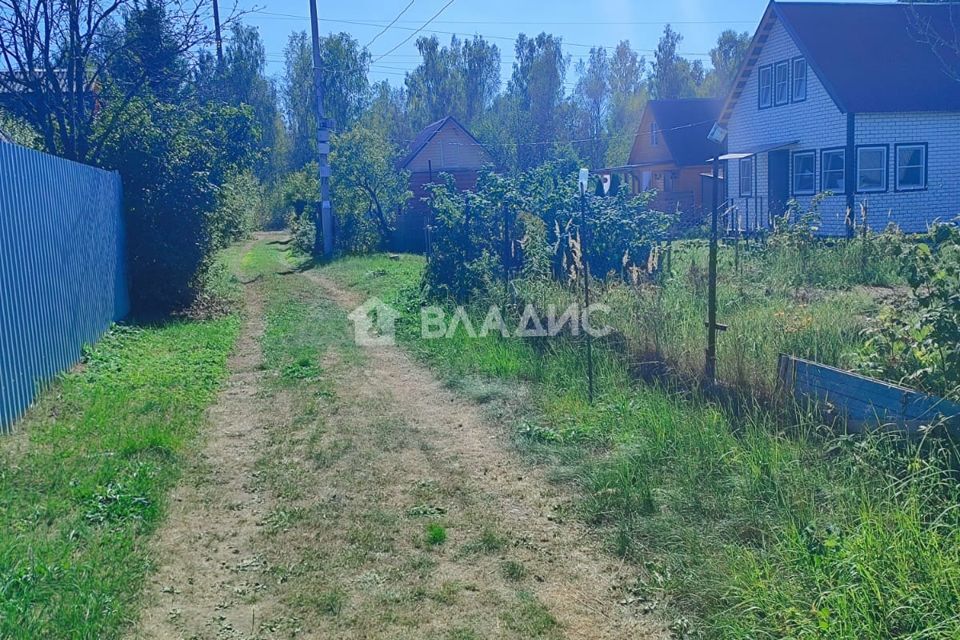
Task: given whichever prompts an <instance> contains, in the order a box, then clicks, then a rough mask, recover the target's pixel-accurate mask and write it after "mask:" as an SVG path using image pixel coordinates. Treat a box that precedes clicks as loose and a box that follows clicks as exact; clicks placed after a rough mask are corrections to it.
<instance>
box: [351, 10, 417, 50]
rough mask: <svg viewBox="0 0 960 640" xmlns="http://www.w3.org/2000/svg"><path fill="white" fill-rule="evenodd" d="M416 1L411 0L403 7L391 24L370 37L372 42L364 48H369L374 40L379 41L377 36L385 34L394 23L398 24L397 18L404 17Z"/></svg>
mask: <svg viewBox="0 0 960 640" xmlns="http://www.w3.org/2000/svg"><path fill="white" fill-rule="evenodd" d="M414 2H416V0H410V3H409V4H408V5H407V6H405V7H404V8H403V11H401V12H400V13H398V14H397V17H396V18H394V19H393V22H391V23H390V24H388V25H387V26H385V27H384V28H383V29H382V30H381V31H380V32H379V33H377V35H375V36H373V37H372V38H371V39H370V42H368V43H367V44H365V45H363V48H364V49H369V48H370V45H372V44H373V43H374V42H376V41H377V38H379V37H380V36H382V35H383V34H385V33H386V32H387V31H389V30H390V27H392V26H393V25H395V24H397V20H399V19H400V18H401V17H403V14H405V13H406V12H407V10H408V9H410V7H412V6H413V3H414Z"/></svg>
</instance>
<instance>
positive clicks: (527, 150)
mask: <svg viewBox="0 0 960 640" xmlns="http://www.w3.org/2000/svg"><path fill="white" fill-rule="evenodd" d="M515 51H516V61H515V62H514V63H513V74H512V76H511V78H510V82H509V83H508V85H507V93H508V94H509V96H510V97H511V98H513V101H512V103H509V104H510V107H511V111H512V115H513V116H514V117H513V121H512V122H508V123H505V125H506V126H510V127H511V129H510V133H511V136H512V138H513V140H514V141H516V142H519V143H520V145H519V146H518V148H517V164H518V166H519V168H521V169H526V168H529V167H534V166H537V165H539V164H543V162H545V161H546V160H547V159H548V158H549V157H550V153H551V148H552V145H551V143H552V142H554V141H556V140H558V139H559V135H560V122H561V120H560V116H561V113H560V106H561V104H562V103H563V97H564V79H565V78H566V75H567V65H568V64H569V60H568V59H567V58H566V57H565V56H564V55H563V48H562V41H561V39H560V38H558V37H556V36H552V35H548V34H546V33H541V34H540V35H538V36H537V37H536V38H528V37H527V36H526V35H524V34H522V33H521V34H520V35H519V36H518V37H517V43H516V46H515ZM531 143H532V144H531Z"/></svg>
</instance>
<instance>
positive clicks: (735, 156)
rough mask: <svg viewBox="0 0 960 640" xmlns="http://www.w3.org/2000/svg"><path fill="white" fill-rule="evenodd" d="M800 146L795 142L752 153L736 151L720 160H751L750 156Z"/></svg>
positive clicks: (756, 150) (761, 148)
mask: <svg viewBox="0 0 960 640" xmlns="http://www.w3.org/2000/svg"><path fill="white" fill-rule="evenodd" d="M798 144H800V141H799V140H793V141H791V142H777V143H775V144H766V145H762V146H760V147H758V148H756V149H751V150H750V151H735V152H731V153H725V154H723V155H722V156H720V157H719V158H718V159H719V160H741V159H743V158H749V157H750V156H755V155H758V154H761V153H766V152H767V151H778V150H780V149H787V148H789V147H795V146H797V145H798ZM707 162H713V158H710V159H709V160H707Z"/></svg>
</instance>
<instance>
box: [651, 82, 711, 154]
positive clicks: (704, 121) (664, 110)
mask: <svg viewBox="0 0 960 640" xmlns="http://www.w3.org/2000/svg"><path fill="white" fill-rule="evenodd" d="M722 106H723V101H722V100H717V99H713V98H684V99H679V100H651V101H649V102H648V103H647V109H650V110H651V111H652V112H653V117H654V120H655V121H656V123H657V127H658V128H659V130H660V135H662V136H663V139H664V141H665V142H666V144H667V148H668V149H670V155H672V156H673V160H674V162H675V163H676V164H677V165H678V166H681V167H684V166H696V165H702V164H706V163H707V158H709V157H711V156H713V155H715V154H716V147H714V145H713V143H711V142H710V141H709V140H707V134H709V133H710V129H711V128H712V127H713V125H714V124H715V123H716V121H717V118H718V117H719V116H720V108H721V107H722ZM641 133H643V132H641Z"/></svg>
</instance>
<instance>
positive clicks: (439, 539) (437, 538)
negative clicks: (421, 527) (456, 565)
mask: <svg viewBox="0 0 960 640" xmlns="http://www.w3.org/2000/svg"><path fill="white" fill-rule="evenodd" d="M426 531H427V534H426V540H427V544H428V545H430V546H437V545H441V544H443V543H444V542H446V541H447V530H446V529H444V528H443V526H442V525H440V524H437V523H436V522H431V523H430V524H428V525H427V528H426Z"/></svg>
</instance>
